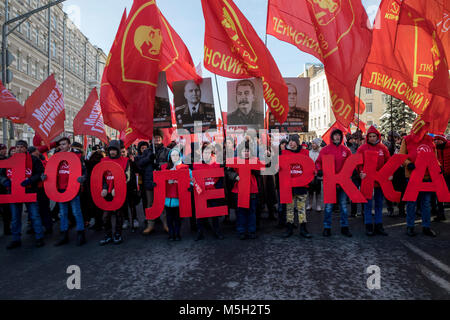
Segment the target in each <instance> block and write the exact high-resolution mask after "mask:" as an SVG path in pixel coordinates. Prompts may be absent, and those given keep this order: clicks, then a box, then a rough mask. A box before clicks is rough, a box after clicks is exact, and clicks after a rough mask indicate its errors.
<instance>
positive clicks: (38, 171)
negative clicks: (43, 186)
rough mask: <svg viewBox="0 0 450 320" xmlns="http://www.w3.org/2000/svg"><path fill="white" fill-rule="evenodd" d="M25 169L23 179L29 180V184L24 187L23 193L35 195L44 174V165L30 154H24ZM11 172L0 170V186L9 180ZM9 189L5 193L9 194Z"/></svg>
mask: <svg viewBox="0 0 450 320" xmlns="http://www.w3.org/2000/svg"><path fill="white" fill-rule="evenodd" d="M26 157H27V158H26V160H25V163H26V169H25V177H26V178H27V179H30V181H31V184H30V185H29V186H27V187H25V193H37V190H38V187H39V186H38V185H39V182H40V181H41V175H42V174H43V173H44V165H43V164H42V161H41V160H40V159H39V158H38V157H35V156H33V155H31V154H30V153H28V152H27V153H26ZM10 174H11V170H9V169H0V184H2V185H3V183H4V181H5V180H8V179H10ZM21 182H22V181H21ZM10 192H11V189H10V188H8V191H7V193H8V194H9V193H10Z"/></svg>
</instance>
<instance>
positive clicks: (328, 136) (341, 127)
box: [322, 121, 350, 144]
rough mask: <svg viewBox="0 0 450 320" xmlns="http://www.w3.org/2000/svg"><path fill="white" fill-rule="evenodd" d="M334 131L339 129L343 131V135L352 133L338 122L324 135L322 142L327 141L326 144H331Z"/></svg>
mask: <svg viewBox="0 0 450 320" xmlns="http://www.w3.org/2000/svg"><path fill="white" fill-rule="evenodd" d="M334 129H339V130H341V131H342V133H343V134H344V136H345V134H346V133H347V132H350V129H349V128H346V127H344V126H343V125H342V124H341V123H339V121H336V122H335V123H333V125H332V126H331V127H330V128H329V129H328V130H327V131H326V132H325V133H324V134H323V135H322V140H323V141H325V143H326V144H330V142H331V132H333V130H334Z"/></svg>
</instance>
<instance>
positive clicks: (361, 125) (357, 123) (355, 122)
mask: <svg viewBox="0 0 450 320" xmlns="http://www.w3.org/2000/svg"><path fill="white" fill-rule="evenodd" d="M352 124H353V125H354V126H355V127H357V128H359V130H361V131H362V132H363V133H366V123H365V122H363V121H362V120H359V121H358V119H357V118H355V119H354V120H353V122H352Z"/></svg>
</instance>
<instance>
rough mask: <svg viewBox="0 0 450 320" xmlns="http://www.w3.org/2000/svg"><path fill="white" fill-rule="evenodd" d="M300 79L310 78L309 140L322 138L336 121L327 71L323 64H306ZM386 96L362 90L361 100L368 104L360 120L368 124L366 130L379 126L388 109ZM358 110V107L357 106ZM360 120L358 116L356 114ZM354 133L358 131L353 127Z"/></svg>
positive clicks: (377, 92) (356, 90)
mask: <svg viewBox="0 0 450 320" xmlns="http://www.w3.org/2000/svg"><path fill="white" fill-rule="evenodd" d="M299 77H309V78H310V81H311V82H310V91H309V132H308V134H307V138H308V139H310V138H311V137H321V136H322V135H323V134H324V133H325V132H326V131H327V130H328V128H330V126H331V125H332V124H333V123H334V122H335V121H336V118H335V117H334V114H333V111H332V109H331V97H330V91H329V90H328V82H327V78H326V75H325V70H324V68H323V65H321V64H306V65H305V67H304V72H303V73H302V74H300V76H299ZM359 87H360V86H359V80H358V83H357V84H356V88H355V95H356V96H359V89H360V88H359ZM386 97H388V96H387V95H386V94H384V93H382V92H380V91H377V90H372V89H369V88H365V87H362V88H361V100H362V101H363V102H364V103H365V104H366V110H365V112H364V113H362V114H360V115H359V119H360V120H361V121H363V122H364V123H366V129H368V128H369V127H370V126H371V125H375V126H379V125H380V118H381V116H382V114H383V112H384V110H385V109H386V107H387V104H386V100H387V99H386ZM355 108H356V109H357V108H358V105H356V106H355ZM355 118H358V114H355ZM351 129H352V132H354V131H355V130H356V127H355V126H351Z"/></svg>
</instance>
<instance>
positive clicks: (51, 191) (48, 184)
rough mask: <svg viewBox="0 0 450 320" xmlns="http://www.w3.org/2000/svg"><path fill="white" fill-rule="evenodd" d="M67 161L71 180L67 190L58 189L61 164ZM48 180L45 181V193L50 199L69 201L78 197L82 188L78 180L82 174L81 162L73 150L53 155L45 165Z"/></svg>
mask: <svg viewBox="0 0 450 320" xmlns="http://www.w3.org/2000/svg"><path fill="white" fill-rule="evenodd" d="M62 161H67V163H68V164H69V168H70V175H69V182H68V184H67V189H66V191H65V192H63V193H61V192H59V191H58V185H57V179H58V169H59V164H60V163H61V162H62ZM45 174H46V175H47V180H45V182H44V188H45V194H46V195H47V197H48V198H49V199H50V200H53V201H55V202H68V201H71V200H72V199H73V198H75V197H76V195H77V194H78V191H79V190H80V184H79V183H78V182H77V179H78V177H80V176H81V162H80V159H79V158H78V157H77V155H76V154H75V153H73V152H58V153H56V154H55V155H54V156H52V157H51V158H50V159H49V160H48V163H47V166H46V167H45Z"/></svg>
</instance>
